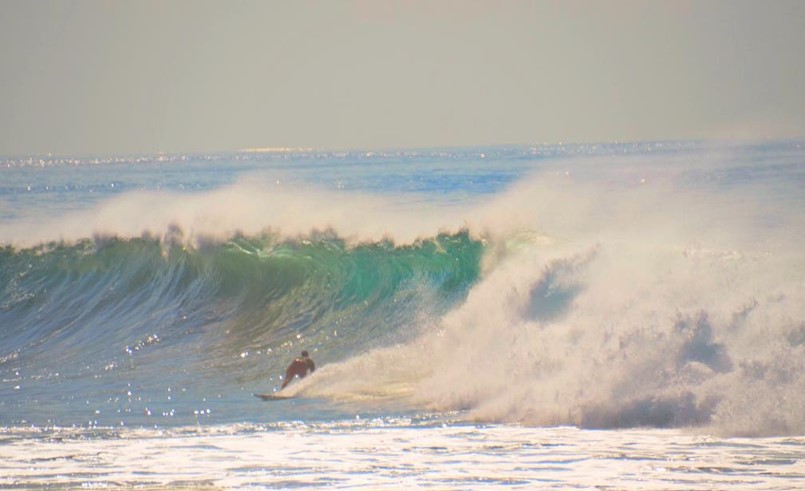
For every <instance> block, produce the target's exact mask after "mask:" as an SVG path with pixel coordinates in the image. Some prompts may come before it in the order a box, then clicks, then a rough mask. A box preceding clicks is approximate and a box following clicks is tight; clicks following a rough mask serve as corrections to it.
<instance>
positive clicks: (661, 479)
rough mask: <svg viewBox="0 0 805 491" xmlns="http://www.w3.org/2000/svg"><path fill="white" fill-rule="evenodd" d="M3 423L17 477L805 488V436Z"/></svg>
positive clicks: (0, 467)
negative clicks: (13, 427) (116, 428)
mask: <svg viewBox="0 0 805 491" xmlns="http://www.w3.org/2000/svg"><path fill="white" fill-rule="evenodd" d="M20 436H21V435H17V436H16V437H14V438H10V437H8V436H5V437H0V441H2V444H0V487H5V488H25V489H31V488H48V489H62V488H69V489H75V488H83V489H87V488H90V489H94V488H107V487H115V488H118V487H135V488H142V487H146V488H148V489H152V488H159V489H162V488H165V489H177V488H193V489H206V488H213V489H216V488H220V489H243V488H272V489H274V488H293V489H321V488H325V487H326V488H328V489H412V488H425V489H478V488H483V489H591V488H596V489H624V488H629V489H663V490H673V489H678V490H695V489H725V488H733V489H796V488H797V487H798V486H800V485H801V484H802V483H803V482H805V439H803V438H801V437H799V438H752V439H716V438H712V437H703V436H695V435H691V434H687V433H685V432H682V431H678V430H619V431H611V430H610V431H590V430H578V429H575V428H568V427H553V428H527V427H520V426H515V425H508V426H500V425H492V426H478V425H462V424H455V423H452V424H446V425H445V426H442V425H441V424H434V423H433V422H431V423H428V424H426V425H422V426H420V425H419V424H417V423H416V422H412V421H411V420H394V419H386V420H381V419H376V420H370V421H362V420H356V421H355V422H351V423H350V422H344V423H335V424H322V425H309V424H304V423H286V424H281V425H276V426H269V427H260V426H251V427H250V426H245V425H244V426H239V425H233V426H228V427H206V428H198V429H193V428H187V429H181V428H179V429H174V430H170V431H167V430H166V431H157V430H124V431H121V432H120V433H119V436H117V437H114V438H110V437H106V438H101V437H93V436H92V435H91V434H87V433H86V432H81V431H78V430H69V429H62V430H39V431H32V432H31V434H30V435H27V436H26V437H25V438H20Z"/></svg>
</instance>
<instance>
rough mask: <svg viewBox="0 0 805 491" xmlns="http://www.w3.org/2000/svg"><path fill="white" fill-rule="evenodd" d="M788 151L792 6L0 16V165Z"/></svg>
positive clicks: (175, 7)
mask: <svg viewBox="0 0 805 491" xmlns="http://www.w3.org/2000/svg"><path fill="white" fill-rule="evenodd" d="M803 136H805V1H800V0H792V1H787V0H773V1H767V0H758V1H742V0H723V1H717V0H707V1H681V0H673V1H660V0H655V1H648V0H646V1H631V0H630V1H626V0H622V1H614V0H613V1H604V0H589V1H582V0H563V1H560V0H544V1H539V0H533V1H505V0H503V1H475V0H462V1H424V0H406V1H396V2H383V1H378V0H352V1H336V0H321V1H317V2H313V1H300V0H293V1H288V0H280V1H220V2H213V1H203V0H192V1H166V0H158V1H144V0H136V1H135V0H131V1H114V0H106V1H83V0H71V1H61V0H59V1H50V0H44V1H42V0H40V1H28V0H19V1H10V0H0V155H19V154H31V153H46V152H53V153H58V154H86V153H91V154H121V153H124V154H125V153H132V152H155V151H168V152H183V151H202V152H203V151H219V150H232V149H242V148H251V147H315V148H325V149H353V148H363V149H369V148H390V147H391V148H400V147H428V146H452V145H486V144H518V143H526V144H527V143H555V142H593V141H595V142H599V141H632V140H654V139H688V138H769V137H772V138H774V137H803Z"/></svg>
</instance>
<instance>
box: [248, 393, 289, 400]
mask: <svg viewBox="0 0 805 491" xmlns="http://www.w3.org/2000/svg"><path fill="white" fill-rule="evenodd" d="M254 397H259V398H260V399H262V400H264V401H284V400H285V399H293V396H281V395H279V394H254Z"/></svg>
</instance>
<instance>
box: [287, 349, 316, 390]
mask: <svg viewBox="0 0 805 491" xmlns="http://www.w3.org/2000/svg"><path fill="white" fill-rule="evenodd" d="M308 371H309V372H310V373H313V372H314V371H316V364H315V363H313V360H312V359H311V358H310V357H309V356H308V353H307V351H303V352H302V356H301V357H299V358H297V359H295V360H294V361H292V362H291V364H290V365H288V369H287V370H285V380H283V381H282V388H283V389H284V388H285V386H286V385H288V384H290V383H291V380H293V379H294V377H299V378H305V375H307V372H308Z"/></svg>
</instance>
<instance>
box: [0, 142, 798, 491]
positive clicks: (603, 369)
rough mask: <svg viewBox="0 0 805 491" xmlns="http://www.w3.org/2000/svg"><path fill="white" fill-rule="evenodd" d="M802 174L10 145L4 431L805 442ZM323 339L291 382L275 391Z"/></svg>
mask: <svg viewBox="0 0 805 491" xmlns="http://www.w3.org/2000/svg"><path fill="white" fill-rule="evenodd" d="M802 189H805V143H803V142H796V141H793V142H791V141H783V142H764V143H722V142H646V143H633V144H597V145H593V144H589V145H585V144H577V145H543V146H534V147H526V146H519V147H484V148H447V149H423V150H399V151H382V152H381V151H349V152H318V151H298V152H294V151H290V152H287V151H283V152H262V153H259V152H239V153H221V154H215V155H194V154H189V155H143V156H118V157H98V156H91V157H86V156H84V157H80V156H79V157H53V156H34V157H25V158H7V159H5V160H0V244H2V249H0V428H3V431H4V432H5V433H6V434H7V435H8V440H7V442H9V443H8V445H12V446H9V447H6V449H7V450H9V452H11V453H10V454H9V455H11V457H10V458H12V460H13V459H14V458H17V457H15V456H16V455H17V454H16V453H14V452H16V450H14V449H15V448H17V447H14V446H13V445H23V443H24V442H28V440H27V438H28V436H26V435H30V432H31V431H32V429H34V430H35V431H38V432H45V433H46V438H44V439H42V440H36V441H39V442H40V443H41V445H47V442H48V441H49V440H48V438H57V437H58V438H62V436H59V435H62V433H63V432H64V431H66V430H65V429H66V428H72V429H73V430H72V431H74V432H75V434H74V437H75V441H79V440H83V439H86V438H88V436H87V435H90V436H89V438H91V439H92V438H104V439H112V440H114V439H116V438H123V439H124V440H126V441H130V440H132V439H134V441H136V440H137V438H143V441H146V440H147V441H151V439H153V438H157V439H159V438H162V437H161V436H160V435H162V434H161V433H159V434H157V433H147V434H142V435H144V436H141V437H138V436H136V435H139V434H138V433H132V434H129V433H125V434H123V433H120V432H121V431H122V430H123V429H125V430H126V431H137V430H142V431H145V430H148V431H169V432H178V433H169V435H177V434H178V435H185V436H186V433H185V432H187V431H188V430H187V428H197V429H198V431H202V429H204V428H206V429H207V430H203V431H209V432H210V433H209V434H218V433H226V434H229V435H231V434H237V433H238V431H240V430H238V428H240V429H241V430H243V431H245V432H246V434H249V435H252V434H254V432H255V431H257V432H258V433H259V432H260V431H262V430H259V428H263V429H264V430H265V431H269V432H270V433H272V434H274V433H275V432H279V435H280V437H282V435H283V434H285V432H287V433H288V435H290V434H291V433H293V432H295V431H297V430H298V428H297V429H296V430H291V429H290V427H286V426H282V425H283V424H287V423H290V422H299V424H303V425H308V426H305V427H304V428H307V430H303V434H304V435H305V438H308V439H312V440H315V441H318V440H319V439H324V440H325V444H327V445H329V444H332V443H334V442H331V441H330V440H328V438H329V436H328V435H330V434H331V433H342V430H337V431H336V430H334V428H342V425H343V424H346V423H349V425H350V426H349V428H351V429H350V430H349V432H354V435H355V438H358V437H359V435H363V436H365V435H366V433H367V432H369V433H372V434H374V433H373V431H374V430H373V429H374V428H375V427H376V426H377V424H378V423H377V422H390V421H394V422H395V423H394V424H393V425H392V426H394V428H396V429H395V431H398V430H400V431H403V432H404V431H405V428H410V429H411V430H412V431H414V432H420V431H422V428H423V423H421V422H422V421H425V423H424V427H425V428H429V429H428V430H427V431H428V432H429V433H428V435H430V436H432V437H433V438H435V439H437V440H439V441H440V442H441V443H439V445H441V444H443V443H444V442H443V441H442V440H441V439H445V438H446V439H447V440H448V441H456V440H455V436H454V435H453V433H451V432H453V431H454V430H455V431H458V430H460V429H461V428H463V425H466V424H470V425H472V424H482V425H503V426H502V427H501V428H504V430H503V431H504V433H505V432H506V431H509V430H506V428H510V429H511V430H512V431H515V429H516V428H521V425H524V426H522V427H525V428H553V427H555V426H556V425H561V426H568V427H576V428H581V429H582V430H585V431H588V430H597V429H605V430H607V431H610V432H612V433H609V434H607V433H604V434H599V433H595V434H587V433H584V434H583V435H585V436H584V438H587V437H588V436H590V435H594V436H595V438H599V437H600V435H605V436H604V437H601V438H603V440H602V441H604V442H605V441H606V439H607V438H610V437H612V438H620V436H619V435H622V434H621V433H618V432H617V431H620V430H622V429H637V428H648V429H653V430H657V431H659V430H660V429H668V428H671V429H675V430H685V431H688V430H691V429H692V430H693V431H694V432H696V433H699V434H717V435H726V436H727V437H733V436H748V437H754V438H758V437H764V436H782V437H798V436H801V435H803V434H805V409H803V408H805V398H803V395H802V394H805V386H804V385H803V384H805V382H803V377H802V373H803V370H805V254H803V250H802V247H801V244H802V243H803V240H804V239H805V193H803V192H802ZM302 349H306V350H308V351H310V352H311V354H312V356H313V358H314V359H315V360H316V363H317V365H318V367H319V369H318V370H317V372H316V373H315V374H314V375H312V376H310V377H308V378H306V379H304V380H302V381H298V382H295V383H294V384H292V385H291V386H290V387H289V389H288V390H287V392H288V393H289V394H291V395H295V396H297V397H296V398H294V399H291V400H287V401H277V402H263V401H261V400H259V399H257V398H255V397H253V393H265V392H273V391H275V390H278V389H279V386H280V384H281V383H282V375H283V373H284V369H285V366H286V365H287V364H288V363H289V362H290V361H291V360H292V359H293V357H294V356H296V355H297V354H298V352H299V351H301V350H302ZM401 421H402V422H405V421H408V423H400V422H401ZM362 422H366V423H362ZM372 422H374V423H372ZM264 425H268V426H264ZM277 425H279V426H277ZM246 428H248V430H245V429H246ZM255 428H257V430H255ZM439 428H447V429H446V430H444V432H442V430H439ZM477 428H479V429H478V431H482V432H484V433H485V434H486V432H487V430H483V429H482V428H487V427H486V426H483V427H477ZM488 428H496V426H490V427H488ZM193 431H196V430H193ZM489 431H490V432H491V433H489V437H490V438H492V436H491V435H492V434H494V433H495V431H497V430H489ZM518 431H519V430H518ZM54 432H55V433H54ZM86 432H88V433H86ZM434 432H435V433H434ZM459 432H460V433H461V431H459ZM442 433H444V434H442ZM195 434H196V433H193V435H195ZM205 434H206V433H205ZM294 434H295V433H294ZM470 434H474V433H473V432H472V431H470ZM47 435H49V436H47ZM563 435H564V434H563ZM606 435H610V436H606ZM652 435H654V436H656V435H659V434H656V435H655V434H650V435H649V436H647V438H649V437H651V438H653V437H654V436H652ZM66 438H68V440H70V439H72V438H73V437H69V436H68V437H66ZM171 438H173V437H171ZM179 438H185V437H179ZM187 438H189V439H192V438H191V437H189V436H188V437H187ZM193 438H195V436H193ZM244 438H246V437H244ZM400 438H402V439H408V438H413V439H414V440H416V439H417V438H418V437H416V436H413V435H408V434H404V435H403V436H400ZM473 438H474V437H473ZM523 438H530V437H523ZM636 438H637V437H636ZM658 438H659V437H658ZM459 440H460V439H459ZM71 441H72V440H71ZM239 441H240V440H236V441H235V442H234V443H232V444H233V445H236V446H237V445H247V442H246V441H245V440H244V441H240V443H238V442H239ZM791 441H793V442H797V443H796V445H797V447H796V448H797V449H801V448H802V447H801V445H802V443H801V441H800V440H797V439H795V440H791ZM327 442H329V443H327ZM652 442H653V443H652V444H651V445H654V446H652V447H651V451H652V452H654V451H660V452H661V451H662V450H661V449H660V450H658V449H657V447H656V445H658V444H657V443H656V441H654V440H652ZM464 443H467V444H468V445H470V444H471V443H472V442H470V441H469V440H467V441H465V442H464ZM576 443H578V441H577V442H576ZM31 444H32V445H33V443H31ZM472 445H474V443H472ZM574 445H575V444H574ZM603 445H606V443H603ZM775 445H776V444H775ZM19 448H20V452H23V450H24V449H23V448H22V447H19ZM48 448H49V447H46V446H42V447H36V449H34V450H30V449H29V450H30V451H40V452H50V451H51V450H53V449H50V450H48ZM473 448H475V447H473ZM528 448H529V447H528V446H525V447H522V449H521V450H523V451H527V450H528ZM775 448H776V447H775ZM37 449H38V450H37ZM29 450H24V451H25V452H27V451H29ZM81 451H83V450H81ZM344 451H345V452H347V453H349V452H351V450H344ZM401 451H402V450H401ZM579 451H580V452H583V451H584V450H582V449H580V450H579ZM474 452H475V453H474V454H473V455H474V457H473V458H478V459H479V460H481V461H482V460H484V459H485V458H487V457H488V458H489V459H492V460H495V461H497V460H496V459H497V458H498V457H499V455H498V454H499V452H498V451H497V450H494V449H491V450H489V453H488V454H485V453H484V451H482V450H479V449H477V448H476V450H475V451H474ZM478 452H480V454H479V453H478ZM797 452H800V453H797ZM23 453H24V452H23ZM19 455H23V454H22V453H20V454H19ZM339 455H340V457H338V458H335V457H334V458H333V459H334V460H332V461H330V462H329V463H330V464H332V465H333V466H334V468H335V467H337V466H338V462H341V460H340V459H341V458H342V457H344V455H342V454H339ZM795 455H800V456H801V450H796V452H795ZM166 458H167V457H166ZM354 458H358V457H356V455H353V454H351V453H350V454H349V458H347V459H346V460H350V459H354ZM758 458H759V459H760V457H758ZM786 458H787V459H788V460H787V461H790V462H791V465H792V466H795V467H796V466H798V465H799V464H798V462H800V461H799V457H796V456H795V457H793V458H791V457H786ZM20 459H22V457H20ZM23 460H24V459H23ZM23 460H20V462H21V464H20V465H21V466H22V465H23V463H24V462H23ZM470 460H472V459H470ZM132 465H133V464H132ZM445 465H446V466H447V467H444V468H443V469H442V471H443V472H447V473H448V474H449V468H450V467H449V464H448V463H445ZM23 467H24V466H23ZM23 467H20V469H22V468H23ZM789 470H790V468H789V467H786V466H783V470H782V471H779V472H780V473H781V474H780V475H801V474H805V473H803V472H801V471H797V472H799V474H797V473H796V472H794V474H787V473H788V472H789ZM57 471H58V469H57ZM62 471H64V472H65V473H66V474H65V475H67V474H69V473H70V472H72V471H69V472H68V471H66V470H64V469H62ZM398 471H399V470H397V471H394V470H389V472H391V474H392V475H393V474H394V473H395V472H398ZM9 472H11V471H10V470H9ZM14 472H17V471H16V470H15V471H14ZM19 472H20V473H19V474H14V475H17V476H18V478H19V480H18V481H15V482H22V483H24V482H28V483H29V484H31V485H36V483H37V482H39V481H37V480H36V479H33V480H29V481H26V478H23V477H21V476H22V471H19ZM77 472H78V471H77ZM165 472H166V475H165V476H163V478H160V479H156V480H155V482H156V483H157V484H159V483H161V484H165V483H168V482H170V479H173V477H170V478H169V477H167V474H168V472H167V471H165ZM211 472H212V471H211ZM630 472H631V471H630ZM774 472H778V471H777V470H775V471H774ZM9 475H11V474H9ZM76 475H77V474H76ZM518 475H519V476H520V477H519V478H518V479H519V480H518V481H517V483H519V485H525V486H527V485H528V484H529V483H531V484H533V483H534V482H538V481H540V480H541V477H540V478H539V479H537V478H536V477H534V479H535V481H530V480H529V472H525V473H520V472H519V471H518ZM775 475H777V474H775ZM354 477H355V476H348V479H347V480H348V481H349V482H353V478H354ZM499 477H500V476H498V477H496V478H494V479H493V481H491V482H494V483H497V484H500V485H505V479H503V480H500V479H499ZM532 477H533V476H532ZM108 478H109V476H105V477H104V478H103V479H108ZM99 479H100V478H99ZM103 479H100V480H98V481H93V480H92V479H90V480H88V481H81V482H78V481H76V480H74V479H72V480H68V481H65V484H64V485H65V486H67V487H69V486H70V485H76V484H82V483H83V484H89V485H93V484H95V485H97V484H99V483H103V482H106V481H104V480H103ZM345 479H346V478H345ZM786 479H787V478H786ZM208 481H216V479H215V476H214V475H213V476H207V477H205V478H203V479H201V480H198V481H195V480H193V479H190V480H189V482H190V483H191V484H192V483H193V482H196V483H200V482H208ZM303 481H304V480H303ZM122 482H124V483H128V484H129V485H140V484H148V483H147V482H146V483H143V482H140V481H139V480H138V479H136V478H127V479H123V481H122ZM304 482H307V483H308V484H310V483H311V482H312V483H315V482H318V481H315V480H313V481H304ZM440 482H441V484H442V485H444V484H445V483H450V482H452V483H453V485H455V484H456V483H457V482H458V481H450V480H449V479H448V480H446V481H439V480H438V479H437V480H436V481H434V483H432V484H433V485H436V486H438V485H439V483H440ZM468 482H476V481H473V480H470V481H468ZM480 482H481V481H478V482H476V484H478V483H480ZM557 482H561V481H557ZM658 482H663V481H662V480H660V481H658ZM783 482H784V483H786V482H789V481H785V480H784V481H783ZM0 483H2V482H0ZM409 483H410V482H409ZM573 483H574V484H573V485H582V486H583V485H589V484H590V482H585V481H583V480H582V481H573ZM579 483H581V484H579ZM5 484H9V483H5ZM241 484H243V483H241ZM376 484H377V483H376ZM565 484H569V481H568V482H565ZM666 484H667V483H666ZM429 485H430V484H429ZM236 487H237V486H236ZM694 487H695V486H694Z"/></svg>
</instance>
